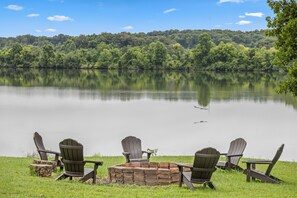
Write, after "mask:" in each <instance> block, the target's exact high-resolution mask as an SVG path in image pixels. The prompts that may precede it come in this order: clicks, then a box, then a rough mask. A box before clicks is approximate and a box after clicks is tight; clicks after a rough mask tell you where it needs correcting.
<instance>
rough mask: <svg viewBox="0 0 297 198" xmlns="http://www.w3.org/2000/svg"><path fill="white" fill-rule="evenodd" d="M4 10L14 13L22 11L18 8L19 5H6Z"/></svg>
mask: <svg viewBox="0 0 297 198" xmlns="http://www.w3.org/2000/svg"><path fill="white" fill-rule="evenodd" d="M5 8H7V9H9V10H14V11H21V10H23V9H24V8H23V7H22V6H19V5H8V6H7V7H5Z"/></svg>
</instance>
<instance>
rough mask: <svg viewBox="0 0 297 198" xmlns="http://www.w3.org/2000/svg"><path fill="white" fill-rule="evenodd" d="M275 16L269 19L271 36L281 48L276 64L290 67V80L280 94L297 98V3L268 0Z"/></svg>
mask: <svg viewBox="0 0 297 198" xmlns="http://www.w3.org/2000/svg"><path fill="white" fill-rule="evenodd" d="M267 3H268V5H269V6H270V7H271V9H272V10H273V12H274V14H275V16H274V17H267V18H266V20H267V26H268V28H269V30H268V31H267V34H268V35H269V36H275V37H276V38H277V42H276V45H277V47H279V50H278V52H277V58H276V63H278V64H280V65H282V66H289V72H288V78H287V80H286V81H284V82H283V83H282V84H281V86H280V90H279V91H280V92H284V93H292V94H293V95H294V96H297V61H296V60H297V45H296V43H297V31H296V27H297V2H296V0H279V1H273V0H267Z"/></svg>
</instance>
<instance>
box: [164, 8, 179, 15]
mask: <svg viewBox="0 0 297 198" xmlns="http://www.w3.org/2000/svg"><path fill="white" fill-rule="evenodd" d="M175 11H177V9H176V8H171V9H168V10H164V12H163V14H167V13H170V12H175Z"/></svg>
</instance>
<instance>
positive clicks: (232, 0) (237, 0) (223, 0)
mask: <svg viewBox="0 0 297 198" xmlns="http://www.w3.org/2000/svg"><path fill="white" fill-rule="evenodd" d="M245 1H246V0H220V1H219V2H218V3H243V2H245Z"/></svg>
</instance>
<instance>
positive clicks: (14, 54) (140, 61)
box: [0, 30, 278, 71]
mask: <svg viewBox="0 0 297 198" xmlns="http://www.w3.org/2000/svg"><path fill="white" fill-rule="evenodd" d="M274 41H275V39H274V38H273V37H266V36H265V34H264V31H257V30H256V31H251V32H241V31H230V30H208V31H207V30H184V31H179V30H168V31H154V32H149V33H146V34H145V33H135V34H132V33H127V32H122V33H119V34H111V33H102V34H99V35H95V34H93V35H80V36H68V35H63V34H60V35H58V36H54V37H44V36H42V37H36V36H32V35H23V36H18V37H15V38H0V67H2V68H7V67H23V68H54V69H65V68H67V69H78V68H99V69H133V70H164V69H172V70H217V71H255V70H256V71H272V70H277V69H278V68H277V67H276V65H275V64H273V59H274V56H275V54H276V52H277V50H276V49H275V48H274V47H273V43H274Z"/></svg>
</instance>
